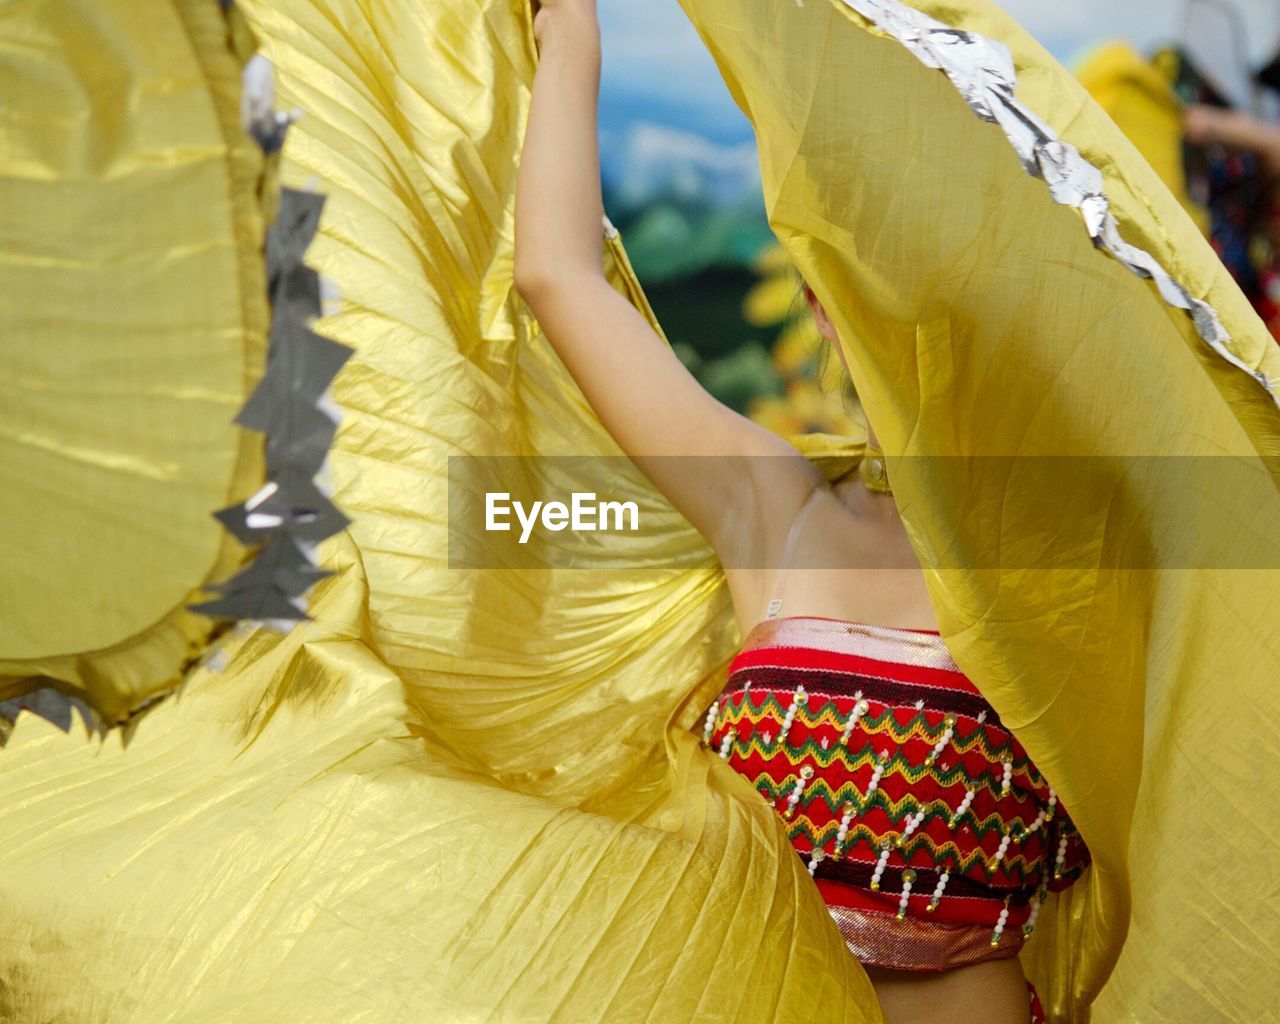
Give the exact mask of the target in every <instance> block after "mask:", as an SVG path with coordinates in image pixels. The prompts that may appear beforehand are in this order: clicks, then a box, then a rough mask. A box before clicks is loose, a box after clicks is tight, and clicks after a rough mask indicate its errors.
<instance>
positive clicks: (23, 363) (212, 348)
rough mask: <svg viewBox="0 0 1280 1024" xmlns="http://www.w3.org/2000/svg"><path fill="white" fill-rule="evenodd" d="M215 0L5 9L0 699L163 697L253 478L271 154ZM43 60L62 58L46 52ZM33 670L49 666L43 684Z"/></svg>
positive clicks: (238, 555) (257, 458)
mask: <svg viewBox="0 0 1280 1024" xmlns="http://www.w3.org/2000/svg"><path fill="white" fill-rule="evenodd" d="M236 21H237V19H235V18H232V19H231V22H230V23H229V21H228V16H227V15H224V14H223V12H222V11H221V10H220V9H219V7H218V5H217V4H215V3H212V2H209V0H175V2H172V3H163V4H145V5H139V4H136V3H133V2H131V0H110V2H105V3H104V2H98V0H87V2H79V0H63V2H60V3H55V4H36V5H33V4H7V5H4V8H3V10H0V91H3V94H4V95H5V97H6V100H7V102H6V104H5V107H6V114H5V117H4V118H3V120H0V209H2V210H3V211H4V217H3V224H4V226H3V231H4V237H3V241H2V242H0V247H2V249H3V256H2V257H0V260H2V262H3V272H2V273H0V522H2V523H3V531H4V542H5V543H4V555H3V557H2V558H0V699H3V698H6V697H10V696H14V695H16V694H18V693H21V692H23V691H25V690H29V689H31V688H32V687H36V686H41V685H48V683H49V681H50V680H52V681H53V682H54V684H55V685H57V686H58V687H59V688H61V689H63V690H64V691H66V692H69V693H73V694H78V695H80V696H82V697H84V698H86V699H87V700H88V702H89V703H90V704H91V705H92V706H93V707H95V708H96V709H97V710H99V711H100V712H102V713H103V714H104V715H105V716H106V717H107V718H108V719H109V720H111V721H116V720H119V719H122V718H124V717H125V716H126V715H127V714H128V713H129V712H131V711H133V710H134V709H135V708H137V707H139V706H140V705H142V704H144V703H145V702H146V701H147V700H148V699H149V698H151V697H154V696H155V695H156V694H158V693H161V692H163V691H165V690H166V689H171V688H172V687H173V686H174V685H176V684H177V682H178V681H179V679H180V678H181V673H182V671H183V670H184V669H185V667H186V664H187V662H188V660H189V659H190V658H191V657H193V656H195V655H196V654H198V653H199V652H200V651H201V650H202V649H203V648H204V646H205V644H206V642H207V640H208V637H209V635H210V633H211V632H212V630H213V626H214V624H213V622H212V621H211V620H209V619H207V618H205V617H203V616H199V615H195V614H192V613H190V612H188V611H186V610H185V605H186V604H187V603H188V602H189V601H191V600H194V599H196V598H197V597H199V593H198V591H199V588H200V586H201V584H203V583H204V582H206V581H208V580H216V579H220V578H223V577H225V576H227V575H230V572H231V570H233V569H234V568H235V566H236V565H238V564H239V562H240V561H241V559H242V558H243V554H244V553H243V550H242V549H241V548H240V547H239V546H238V545H236V544H235V543H234V541H232V540H231V539H230V537H229V536H227V535H226V534H225V532H224V531H223V529H222V527H221V525H220V524H219V523H218V522H217V521H216V520H214V519H213V518H212V517H211V515H210V513H211V512H213V510H215V509H217V508H221V507H222V506H224V505H227V504H230V503H231V502H232V501H233V500H236V499H240V500H243V499H244V498H245V497H247V496H248V495H249V494H252V493H253V491H254V490H256V489H257V487H258V486H260V485H261V482H262V479H263V468H262V454H261V452H262V439H261V437H260V436H256V435H255V436H251V435H249V434H248V433H246V432H245V431H242V430H240V429H238V428H237V427H235V426H234V425H233V424H232V420H233V419H234V417H235V415H236V413H237V412H238V411H239V409H240V406H241V405H242V404H243V403H244V401H245V399H246V398H247V397H248V394H249V389H250V388H251V387H252V385H253V383H254V382H255V381H256V380H257V378H258V377H259V376H260V375H261V372H262V366H263V360H264V354H265V347H266V321H267V304H266V289H265V278H264V270H263V258H262V244H263V230H264V228H263V211H262V203H263V200H262V195H261V193H262V192H263V191H264V180H263V177H264V161H263V157H262V153H261V150H260V149H259V148H258V147H257V145H256V144H255V143H254V142H253V141H252V140H251V139H249V138H248V137H247V136H246V135H245V133H244V132H243V131H242V130H241V128H240V70H241V67H242V66H243V64H244V61H245V59H246V58H247V56H248V54H247V53H246V52H244V50H245V45H246V44H245V41H244V40H243V39H240V38H233V37H232V35H231V33H232V30H233V29H234V25H235V22H236ZM51 55H57V56H56V57H55V56H51ZM41 677H45V678H41Z"/></svg>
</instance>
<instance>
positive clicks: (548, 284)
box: [514, 251, 555, 306]
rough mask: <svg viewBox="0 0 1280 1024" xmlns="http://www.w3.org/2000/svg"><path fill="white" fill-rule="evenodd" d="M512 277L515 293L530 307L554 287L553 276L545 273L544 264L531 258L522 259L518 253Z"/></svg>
mask: <svg viewBox="0 0 1280 1024" xmlns="http://www.w3.org/2000/svg"><path fill="white" fill-rule="evenodd" d="M514 276H515V286H516V291H517V292H518V293H519V294H520V297H521V298H522V299H524V301H525V302H527V303H528V304H529V305H530V306H533V305H534V304H536V303H538V302H540V301H541V300H542V299H543V298H544V297H545V296H547V295H548V294H549V293H550V292H551V291H552V290H553V289H554V287H555V275H554V274H550V273H548V272H547V269H546V265H545V264H544V263H542V262H541V261H539V260H536V259H532V258H524V259H522V258H521V256H520V253H519V252H518V251H517V253H516V262H515V272H514Z"/></svg>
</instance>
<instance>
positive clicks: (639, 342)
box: [515, 0, 816, 560]
mask: <svg viewBox="0 0 1280 1024" xmlns="http://www.w3.org/2000/svg"><path fill="white" fill-rule="evenodd" d="M535 34H536V35H537V38H538V42H539V44H540V48H541V57H540V61H539V66H538V71H537V75H536V77H535V79H534V86H533V100H532V106H531V110H530V114H529V124H528V128H527V131H526V135H525V142H524V154H523V157H522V159H521V164H520V173H519V179H518V182H517V190H516V240H515V241H516V257H515V283H516V288H517V289H518V291H519V292H520V294H521V295H522V296H523V297H524V299H525V301H526V302H527V303H528V304H529V307H530V309H531V310H532V311H533V314H534V315H535V316H536V317H537V318H538V321H539V322H540V323H541V325H542V328H543V330H544V331H545V333H546V335H547V338H548V339H549V340H550V342H551V344H552V345H553V346H554V348H555V350H556V352H557V353H558V354H559V356H560V358H561V360H562V361H563V362H564V364H565V366H566V368H567V369H568V370H569V372H570V374H572V375H573V378H574V380H576V381H577V383H578V386H579V387H580V388H581V389H582V391H583V394H584V395H585V396H586V398H587V401H588V402H590V403H591V407H592V408H593V409H594V410H595V412H596V415H598V416H599V417H600V420H601V422H602V423H603V424H604V426H605V429H607V430H608V431H609V433H610V434H611V435H612V436H613V438H614V440H615V441H617V443H618V445H619V447H621V448H622V450H623V451H624V452H626V453H627V454H628V455H629V456H631V457H632V458H633V459H635V461H636V462H637V464H638V465H639V466H640V468H641V469H642V470H643V471H644V472H645V473H646V475H648V476H649V478H650V479H651V480H652V481H653V483H654V485H655V486H656V487H657V488H658V489H659V490H661V491H662V492H663V494H665V495H666V497H667V499H668V500H669V501H671V503H672V504H673V505H675V506H676V507H677V508H679V509H680V511H681V512H682V513H684V515H685V516H686V517H687V518H688V519H689V520H690V522H692V523H693V525H694V526H696V527H697V528H698V529H699V530H700V531H701V532H702V533H703V535H704V536H705V537H707V539H708V540H709V541H710V542H711V544H712V545H713V546H714V547H715V548H716V550H717V552H718V553H720V555H721V558H722V560H723V559H725V557H726V556H727V555H729V554H730V553H731V552H732V553H734V554H743V555H746V554H755V553H756V552H754V551H751V550H750V548H751V537H750V536H745V537H744V536H743V534H744V532H745V533H746V534H752V533H755V532H758V531H759V530H760V529H762V528H767V526H768V525H769V520H770V519H771V518H773V517H774V516H775V515H776V516H779V517H785V516H786V515H788V514H789V513H790V512H791V511H794V509H795V508H796V507H798V506H799V504H800V503H801V501H802V500H803V498H804V496H805V494H806V493H807V492H808V490H809V489H810V488H811V487H812V486H813V482H814V478H815V476H816V470H813V469H812V467H810V466H809V464H808V462H807V461H806V460H805V459H804V458H803V457H802V456H800V455H799V454H798V453H797V452H796V450H795V449H794V448H793V447H792V446H791V445H789V444H787V442H786V441H784V440H783V439H781V438H779V437H777V436H776V435H774V434H772V433H770V432H769V431H767V430H765V429H764V428H763V427H761V426H759V425H758V424H755V423H752V422H751V421H750V420H748V419H746V418H745V417H743V416H740V415H738V414H737V413H735V412H734V411H733V410H731V409H729V408H727V407H726V406H724V405H722V404H721V403H719V402H718V401H716V400H715V399H714V398H713V397H712V396H711V395H710V394H708V393H707V392H706V391H705V390H704V389H703V388H702V386H701V385H699V384H698V382H697V381H696V380H695V379H694V377H693V375H692V374H690V373H689V371H688V370H687V369H686V368H685V366H684V364H682V363H681V362H680V360H679V358H677V356H676V355H675V353H674V352H672V351H671V349H670V348H669V347H668V346H667V345H666V344H665V343H664V342H663V341H662V339H661V338H660V337H659V336H658V335H657V334H656V333H655V332H654V331H653V329H652V328H651V327H650V326H649V323H648V321H646V320H645V319H644V317H643V316H642V315H641V314H640V313H639V312H638V311H637V310H636V309H635V308H634V307H633V306H632V305H631V303H630V302H628V301H627V300H626V299H625V298H624V297H623V296H621V295H619V294H618V293H617V292H616V291H615V290H614V289H613V288H612V287H611V286H610V285H609V283H608V282H607V281H606V280H605V277H604V272H603V263H602V261H603V252H602V245H603V243H602V238H603V221H604V207H603V203H602V200H601V191H600V155H599V143H598V127H597V115H596V107H597V97H598V92H599V80H600V37H599V28H598V25H597V22H596V16H595V2H594V0H552V2H546V3H544V4H543V5H542V7H541V9H540V10H539V11H538V14H537V19H536V21H535ZM670 456H719V457H720V458H699V459H697V460H696V461H695V460H693V459H687V460H686V459H678V458H669V457H670ZM756 456H759V457H758V458H756ZM765 456H775V457H774V458H765ZM749 457H750V458H749ZM775 510H777V511H776V512H775ZM744 545H745V546H744Z"/></svg>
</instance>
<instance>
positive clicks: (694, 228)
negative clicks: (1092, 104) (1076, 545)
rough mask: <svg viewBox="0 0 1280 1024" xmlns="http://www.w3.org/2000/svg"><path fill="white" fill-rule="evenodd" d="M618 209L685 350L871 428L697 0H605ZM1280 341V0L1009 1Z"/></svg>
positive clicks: (822, 420) (809, 406) (776, 393)
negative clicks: (689, 10)
mask: <svg viewBox="0 0 1280 1024" xmlns="http://www.w3.org/2000/svg"><path fill="white" fill-rule="evenodd" d="M598 2H599V14H600V22H601V29H602V35H603V47H604V74H603V81H602V84H601V97H600V115H601V165H602V166H601V169H602V173H603V176H604V185H605V208H606V210H607V212H608V214H609V217H610V219H611V220H612V221H613V222H614V224H615V225H616V226H617V227H618V228H619V230H621V231H622V234H623V240H624V241H625V243H626V245H627V251H628V253H629V254H630V256H631V260H632V262H633V263H634V265H635V269H636V272H637V273H638V274H639V277H640V279H641V281H642V282H643V283H644V286H645V289H646V291H647V293H648V295H649V298H650V300H651V302H652V303H653V306H654V309H655V310H656V312H657V314H658V318H659V320H660V321H661V322H662V324H663V326H664V328H665V329H666V331H667V334H668V336H669V337H670V339H671V342H672V344H673V345H674V346H675V349H676V351H677V353H678V354H679V355H680V357H681V359H682V360H684V362H685V364H686V365H687V366H689V367H690V369H692V370H693V372H694V373H695V374H696V375H697V376H698V378H699V380H701V382H702V383H703V385H704V386H705V387H707V388H708V389H709V390H710V391H711V392H712V393H713V394H715V395H716V397H718V398H719V399H720V400H721V401H723V402H725V403H727V404H728V405H730V406H732V407H733V408H735V409H737V410H739V411H741V412H744V413H746V414H747V415H749V416H751V417H752V418H753V419H755V420H757V421H758V422H761V423H764V424H765V425H766V426H769V427H771V428H772V429H774V430H777V431H778V432H780V433H808V432H814V431H824V432H831V433H855V434H856V433H860V432H861V429H862V428H861V426H860V420H859V416H858V412H857V409H856V406H855V405H854V404H853V403H852V402H850V401H849V400H848V399H846V397H845V394H844V391H843V389H842V387H841V379H842V377H843V371H842V370H841V369H840V367H839V363H838V361H837V360H836V359H834V358H824V356H823V354H822V353H823V350H824V348H825V346H822V345H820V344H819V342H818V338H817V335H816V332H815V331H814V330H813V327H812V324H811V323H810V321H809V318H808V317H807V315H803V313H804V309H803V301H802V300H801V299H800V297H799V296H798V294H797V285H798V282H797V281H796V279H795V277H794V274H793V272H792V271H791V270H790V267H789V263H788V261H787V260H786V258H785V257H784V256H783V254H782V252H781V250H780V249H779V248H778V247H777V245H776V243H775V242H774V240H773V236H772V234H771V233H770V231H769V227H768V225H767V223H766V222H765V214H764V208H763V205H762V202H761V197H760V177H759V168H758V166H757V163H756V156H755V143H754V140H753V137H752V133H751V127H750V125H749V124H748V123H747V121H746V120H745V118H744V117H743V116H742V114H741V113H740V112H739V111H738V109H737V107H736V106H735V105H734V103H733V100H732V99H731V98H730V96H729V94H728V91H727V90H726V89H725V87H724V83H723V82H722V81H721V79H720V76H719V73H718V72H717V71H716V68H715V65H714V63H713V62H712V60H711V58H710V56H709V55H708V54H707V52H706V50H705V49H704V48H703V46H702V44H701V42H700V41H699V39H698V37H697V34H696V33H695V32H694V30H693V28H692V26H691V25H690V24H689V22H688V20H687V19H686V18H685V16H684V14H683V13H682V12H681V10H680V7H679V4H678V3H677V0H645V2H644V3H643V4H640V3H636V2H635V0H598ZM1000 6H1002V7H1004V8H1005V9H1006V10H1007V11H1008V12H1009V13H1010V14H1012V15H1013V16H1014V17H1015V18H1017V19H1018V21H1019V22H1021V24H1022V25H1023V26H1024V27H1025V28H1027V29H1028V30H1029V31H1030V32H1031V33H1032V34H1033V35H1034V36H1035V37H1036V38H1037V39H1039V40H1040V42H1041V43H1042V44H1043V45H1044V46H1045V47H1046V48H1047V49H1048V50H1049V51H1050V52H1051V53H1052V54H1053V55H1054V56H1055V57H1056V58H1057V59H1058V60H1059V61H1060V62H1061V63H1062V64H1064V65H1065V66H1066V67H1067V68H1068V69H1070V70H1072V71H1073V72H1074V73H1076V74H1077V75H1078V76H1079V77H1080V79H1081V81H1082V82H1083V83H1084V84H1085V86H1086V87H1087V88H1088V89H1089V90H1090V91H1091V92H1092V93H1093V94H1094V96H1095V98H1097V99H1098V101H1099V102H1100V103H1101V104H1102V105H1103V107H1104V109H1106V110H1107V111H1108V113H1110V114H1111V116H1112V117H1113V118H1115V120H1116V122H1117V123H1118V124H1119V125H1120V127H1121V128H1122V129H1123V130H1124V131H1125V132H1126V133H1127V134H1128V135H1129V137H1130V138H1131V139H1132V140H1133V141H1134V142H1135V143H1136V144H1137V145H1138V148H1139V149H1140V150H1142V152H1143V154H1144V155H1145V156H1146V157H1147V159H1148V160H1149V161H1150V162H1151V164H1152V166H1153V167H1154V168H1155V169H1156V171H1157V172H1158V173H1159V174H1160V175H1161V177H1162V178H1163V179H1164V180H1165V182H1166V183H1167V184H1168V185H1169V187H1170V188H1171V189H1172V190H1173V191H1174V193H1175V195H1177V196H1178V197H1179V198H1180V199H1181V200H1182V202H1183V204H1184V205H1185V206H1186V208H1187V209H1188V211H1189V212H1190V213H1191V214H1192V216H1193V217H1194V218H1195V219H1196V221H1197V223H1198V224H1199V225H1200V226H1201V228H1202V230H1203V231H1204V232H1205V234H1206V235H1207V236H1208V237H1209V238H1210V239H1211V241H1212V242H1213V244H1214V246H1215V248H1216V249H1217V250H1218V253H1219V255H1220V256H1221V257H1222V259H1223V261H1224V263H1225V264H1226V265H1227V267H1228V269H1230V270H1231V272H1232V274H1233V275H1234V276H1235V277H1236V279H1237V280H1238V281H1239V282H1240V283H1241V286H1242V287H1243V288H1244V290H1245V292H1246V294H1248V295H1249V297H1250V299H1251V300H1252V301H1253V303H1254V306H1255V308H1257V309H1258V312H1259V313H1260V314H1261V315H1262V317H1263V319H1264V320H1265V321H1266V322H1267V323H1268V326H1269V327H1271V329H1272V331H1273V333H1274V334H1276V335H1277V337H1280V272H1277V271H1278V270H1280V258H1277V253H1280V202H1278V201H1277V195H1276V192H1277V190H1276V189H1275V187H1274V186H1275V182H1276V181H1277V180H1278V179H1280V126H1278V125H1280V60H1275V58H1276V56H1277V51H1280V0H1123V2H1117V0H1072V2H1071V3H1063V2H1062V0H1004V2H1003V3H1001V4H1000Z"/></svg>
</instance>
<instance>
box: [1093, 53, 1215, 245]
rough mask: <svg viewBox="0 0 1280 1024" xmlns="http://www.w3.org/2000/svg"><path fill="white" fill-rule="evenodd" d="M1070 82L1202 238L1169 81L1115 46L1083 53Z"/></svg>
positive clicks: (1204, 221)
mask: <svg viewBox="0 0 1280 1024" xmlns="http://www.w3.org/2000/svg"><path fill="white" fill-rule="evenodd" d="M1076 77H1077V78H1079V79H1080V84H1081V85H1083V86H1084V87H1085V88H1086V89H1088V90H1089V94H1090V95H1091V96H1092V97H1093V98H1094V100H1095V101H1096V102H1097V104H1098V106H1100V107H1101V108H1102V109H1103V110H1104V111H1106V113H1107V115H1108V116H1109V117H1110V118H1111V120H1113V121H1114V122H1115V123H1116V126H1117V127H1118V128H1119V129H1120V130H1121V131H1122V132H1124V133H1125V135H1126V136H1127V137H1128V138H1129V141H1130V142H1132V143H1133V144H1134V145H1135V146H1136V147H1137V148H1138V152H1140V153H1141V154H1142V155H1143V156H1144V157H1146V158H1147V163H1149V164H1150V165H1151V168H1152V170H1154V171H1155V172H1156V174H1158V175H1159V176H1160V180H1161V181H1163V182H1164V183H1165V185H1167V186H1168V188H1169V191H1170V192H1172V193H1173V194H1174V196H1175V197H1176V198H1177V200H1178V202H1180V203H1181V204H1182V206H1183V208H1184V209H1185V210H1186V211H1187V213H1189V214H1190V215H1191V218H1192V220H1194V221H1195V222H1196V225H1197V226H1198V227H1199V228H1200V230H1201V231H1202V232H1204V233H1206V234H1207V233H1208V230H1209V211H1208V210H1206V209H1205V208H1204V207H1203V206H1200V205H1198V204H1197V203H1196V202H1194V201H1193V200H1192V198H1191V196H1190V195H1189V194H1188V193H1187V173H1186V168H1185V165H1184V163H1183V157H1182V145H1183V143H1182V104H1181V102H1179V100H1178V96H1177V93H1175V92H1174V91H1173V86H1172V85H1171V84H1170V83H1169V80H1168V79H1167V78H1165V77H1164V76H1163V75H1162V74H1160V72H1159V71H1158V70H1157V69H1156V68H1155V67H1154V66H1153V65H1152V64H1151V62H1150V61H1148V60H1145V59H1144V58H1143V56H1142V55H1141V54H1140V53H1138V51H1137V50H1135V49H1134V48H1133V47H1132V46H1130V45H1129V44H1128V43H1119V42H1111V43H1106V44H1104V45H1102V46H1099V47H1098V48H1097V49H1095V50H1093V51H1092V52H1091V53H1089V54H1088V56H1086V57H1085V58H1084V59H1083V60H1082V61H1081V62H1080V64H1079V66H1078V67H1077V68H1076Z"/></svg>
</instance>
